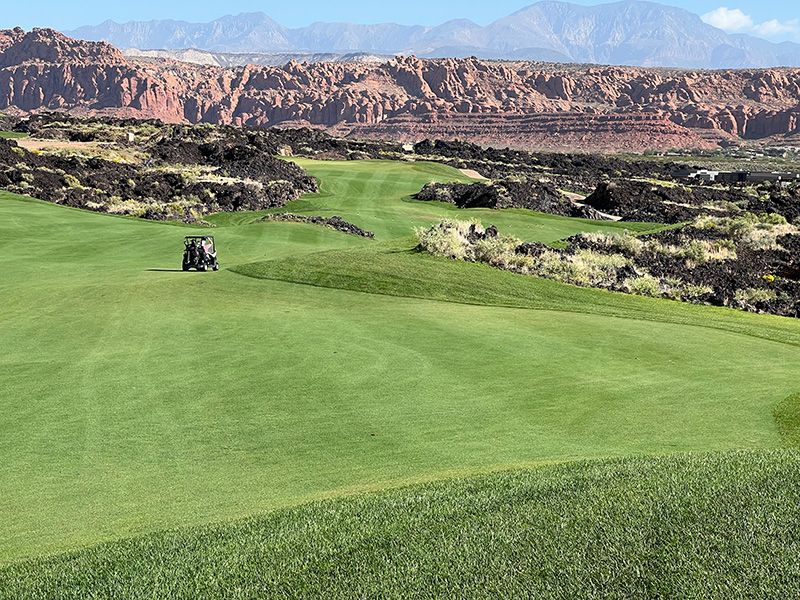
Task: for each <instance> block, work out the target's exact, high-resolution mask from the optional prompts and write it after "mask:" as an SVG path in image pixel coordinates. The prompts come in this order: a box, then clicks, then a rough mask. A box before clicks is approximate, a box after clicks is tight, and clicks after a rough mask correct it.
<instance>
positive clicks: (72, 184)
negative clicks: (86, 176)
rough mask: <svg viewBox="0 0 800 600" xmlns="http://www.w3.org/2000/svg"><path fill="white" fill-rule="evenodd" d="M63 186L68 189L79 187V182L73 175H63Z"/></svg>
mask: <svg viewBox="0 0 800 600" xmlns="http://www.w3.org/2000/svg"><path fill="white" fill-rule="evenodd" d="M64 184H65V185H66V186H67V187H69V188H79V187H81V182H80V181H79V180H78V178H77V177H75V176H74V175H70V174H69V173H67V174H66V175H64Z"/></svg>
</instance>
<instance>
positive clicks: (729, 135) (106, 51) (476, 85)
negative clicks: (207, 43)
mask: <svg viewBox="0 0 800 600" xmlns="http://www.w3.org/2000/svg"><path fill="white" fill-rule="evenodd" d="M799 76H800V70H798V69H783V68H782V69H767V70H740V71H696V72H692V71H684V70H677V69H676V70H666V69H642V68H633V67H597V66H591V67H575V66H570V65H553V64H546V63H499V62H482V61H479V60H477V59H474V58H468V59H431V60H420V59H418V58H416V57H413V56H411V57H397V58H396V59H395V60H392V61H390V62H387V63H383V64H366V63H346V64H345V63H323V64H312V65H307V64H298V63H296V62H294V61H292V62H289V63H288V64H286V65H285V66H283V67H281V68H273V67H254V66H247V67H241V68H235V69H223V68H218V67H203V66H197V65H189V64H184V63H179V62H176V61H171V60H151V61H135V60H126V59H125V58H124V57H123V56H122V54H121V53H120V52H119V51H118V50H117V49H115V48H113V47H112V46H109V45H108V44H105V43H102V42H83V41H78V40H72V39H70V38H67V37H65V36H64V35H62V34H60V33H58V32H55V31H52V30H49V29H34V30H33V31H31V32H28V33H26V32H24V31H22V30H21V29H14V30H6V31H0V110H5V111H7V112H16V113H27V112H32V111H36V110H41V109H50V110H54V109H55V110H68V111H70V112H74V113H76V114H84V115H86V114H114V115H120V116H135V117H147V118H150V117H158V118H161V119H164V120H166V121H175V122H178V121H188V122H192V123H195V122H198V121H206V122H211V123H233V124H248V125H276V124H280V123H286V122H293V123H307V124H310V125H313V126H319V127H325V128H330V129H332V130H333V131H337V132H340V133H345V134H350V135H359V136H371V137H382V136H384V137H392V138H399V139H404V140H411V139H419V138H421V137H443V138H447V137H462V138H467V139H471V140H475V141H479V142H484V143H490V144H503V145H512V146H527V147H549V148H581V149H615V150H626V149H627V150H641V149H644V148H659V147H670V146H679V147H680V146H684V147H686V146H691V147H703V146H710V145H714V144H716V143H717V142H719V141H721V140H731V139H736V138H746V139H758V138H767V137H772V136H786V135H791V134H795V133H800V129H799V128H800V119H798V117H800V77H799Z"/></svg>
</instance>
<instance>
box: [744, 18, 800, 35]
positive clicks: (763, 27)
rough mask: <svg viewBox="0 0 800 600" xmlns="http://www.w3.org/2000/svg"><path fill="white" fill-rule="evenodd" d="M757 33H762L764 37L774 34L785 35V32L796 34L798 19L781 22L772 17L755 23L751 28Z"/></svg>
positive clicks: (799, 26)
mask: <svg viewBox="0 0 800 600" xmlns="http://www.w3.org/2000/svg"><path fill="white" fill-rule="evenodd" d="M753 31H755V33H756V34H758V35H763V36H764V37H771V36H775V35H785V34H787V33H788V34H792V33H794V34H796V33H800V20H798V19H792V20H791V21H786V22H785V23H781V22H780V21H778V19H772V20H771V21H764V22H763V23H760V24H758V25H756V26H755V27H754V28H753Z"/></svg>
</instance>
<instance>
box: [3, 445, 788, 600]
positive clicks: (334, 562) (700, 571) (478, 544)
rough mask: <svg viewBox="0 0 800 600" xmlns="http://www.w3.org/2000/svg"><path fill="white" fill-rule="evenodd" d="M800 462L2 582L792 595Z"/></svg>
mask: <svg viewBox="0 0 800 600" xmlns="http://www.w3.org/2000/svg"><path fill="white" fill-rule="evenodd" d="M798 478H800V460H798V455H797V454H796V453H795V452H782V451H772V452H736V453H729V454H712V455H695V456H686V455H679V456H671V457H657V458H652V457H651V458H628V459H624V460H605V461H596V462H591V463H586V462H579V463H573V464H562V465H557V466H548V467H542V468H539V469H535V470H528V471H517V472H506V473H497V474H490V475H485V476H482V477H476V478H471V479H463V480H454V481H445V482H438V483H433V484H429V485H423V486H415V487H410V488H406V489H400V490H395V491H391V492H387V493H381V494H377V495H370V496H361V497H356V498H346V499H338V500H333V501H327V502H320V503H316V504H311V505H308V506H300V507H296V508H292V509H290V510H285V511H279V512H275V513H272V514H269V515H266V516H264V517H260V518H251V519H247V520H243V521H239V522H236V523H231V524H223V525H213V526H208V527H201V528H193V529H185V530H179V531H169V532H165V533H159V534H156V535H151V536H148V537H144V538H139V539H134V540H124V541H119V542H113V543H110V544H106V545H102V546H99V547H96V548H91V549H87V550H82V551H78V552H73V553H70V554H67V555H64V556H57V557H54V558H48V559H44V560H41V561H31V562H28V563H22V564H19V565H13V566H11V567H10V568H6V569H4V570H0V598H3V599H9V600H10V599H12V598H13V599H14V600H25V599H34V598H36V599H39V598H109V599H110V598H114V599H139V598H140V599H145V598H147V599H161V598H163V599H165V600H166V599H169V600H171V599H173V598H220V599H227V598H470V599H472V598H537V599H543V600H547V599H551V598H552V599H555V598H558V599H561V598H641V599H646V600H651V599H659V598H663V599H667V598H669V599H672V598H726V599H731V600H735V599H739V598H748V599H753V598H765V599H766V598H792V597H795V596H796V594H797V589H798V586H800V569H798V563H797V556H798V553H800V512H798V510H797V506H798V504H800V486H798V485H797V481H798Z"/></svg>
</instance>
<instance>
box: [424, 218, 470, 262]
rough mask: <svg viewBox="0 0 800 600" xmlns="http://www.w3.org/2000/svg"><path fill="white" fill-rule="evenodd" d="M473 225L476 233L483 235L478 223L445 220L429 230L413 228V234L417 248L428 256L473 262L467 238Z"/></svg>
mask: <svg viewBox="0 0 800 600" xmlns="http://www.w3.org/2000/svg"><path fill="white" fill-rule="evenodd" d="M473 225H474V226H475V231H476V232H478V233H483V231H484V230H483V227H482V226H481V224H480V221H477V220H470V221H458V220H456V219H445V220H444V221H442V222H441V223H437V224H436V225H434V226H433V227H431V228H430V229H425V228H424V227H415V228H414V233H415V234H416V236H417V241H418V242H419V248H421V249H423V250H425V251H427V252H429V253H430V254H434V255H436V256H445V257H447V258H456V259H460V260H474V258H475V255H474V250H473V248H472V246H471V244H470V243H469V240H468V238H467V235H468V234H469V230H470V227H472V226H473Z"/></svg>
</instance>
